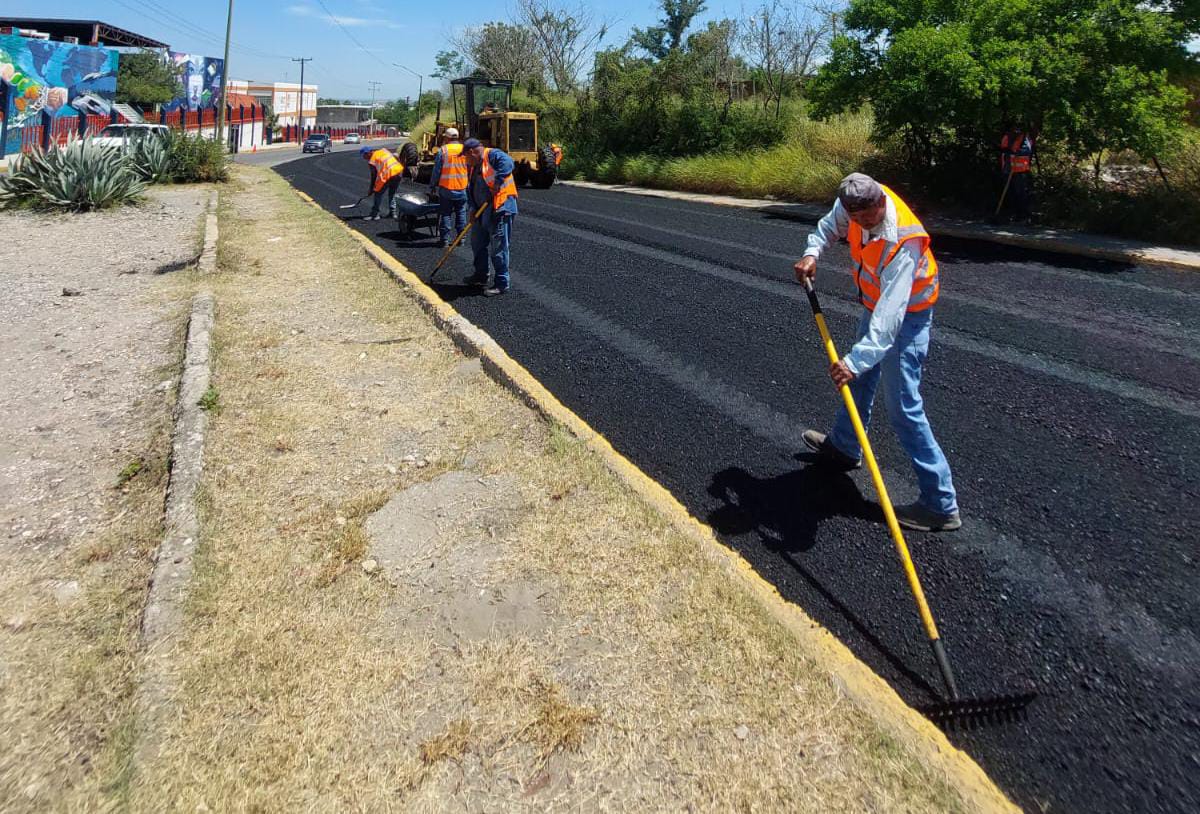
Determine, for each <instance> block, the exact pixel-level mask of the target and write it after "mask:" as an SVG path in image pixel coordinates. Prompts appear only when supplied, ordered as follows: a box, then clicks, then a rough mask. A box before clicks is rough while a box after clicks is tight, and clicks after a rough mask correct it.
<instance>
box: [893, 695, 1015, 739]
mask: <svg viewBox="0 0 1200 814" xmlns="http://www.w3.org/2000/svg"><path fill="white" fill-rule="evenodd" d="M1037 695H1038V694H1037V693H1036V692H1025V693H1016V694H1013V695H1001V696H994V697H992V698H961V699H957V700H953V701H938V702H935V703H932V704H925V705H923V706H920V707H917V711H918V712H920V713H921V714H922V715H924V716H925V717H926V718H928V719H929V720H931V721H932V722H933V723H935V724H937V726H938V727H940V728H942V729H951V730H953V729H979V728H983V727H987V726H998V725H1001V724H1007V723H1016V722H1018V721H1022V720H1024V719H1025V717H1026V715H1027V714H1028V708H1029V705H1030V704H1031V703H1033V701H1034V699H1035V698H1037Z"/></svg>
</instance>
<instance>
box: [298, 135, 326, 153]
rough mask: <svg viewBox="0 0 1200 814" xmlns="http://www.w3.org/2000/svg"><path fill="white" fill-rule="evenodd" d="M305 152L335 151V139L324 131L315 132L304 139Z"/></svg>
mask: <svg viewBox="0 0 1200 814" xmlns="http://www.w3.org/2000/svg"><path fill="white" fill-rule="evenodd" d="M304 152H306V153H330V152H333V139H331V138H330V137H329V136H327V135H325V134H324V133H313V134H312V135H311V136H309V137H308V138H306V139H305V140H304Z"/></svg>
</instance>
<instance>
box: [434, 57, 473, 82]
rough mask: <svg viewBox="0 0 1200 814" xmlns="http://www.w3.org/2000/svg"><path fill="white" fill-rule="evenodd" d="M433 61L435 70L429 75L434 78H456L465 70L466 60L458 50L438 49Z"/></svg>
mask: <svg viewBox="0 0 1200 814" xmlns="http://www.w3.org/2000/svg"><path fill="white" fill-rule="evenodd" d="M433 61H434V64H436V65H437V70H436V71H434V72H433V73H431V74H429V75H430V76H432V77H434V78H435V79H457V78H458V77H460V76H462V75H463V74H464V73H465V72H466V70H467V61H466V60H465V59H464V58H463V55H462V54H461V53H459V52H458V51H438V52H437V56H435V57H434V58H433Z"/></svg>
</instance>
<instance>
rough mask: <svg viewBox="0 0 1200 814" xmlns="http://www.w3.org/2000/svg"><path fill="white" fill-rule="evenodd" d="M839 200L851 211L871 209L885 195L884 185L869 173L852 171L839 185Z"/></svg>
mask: <svg viewBox="0 0 1200 814" xmlns="http://www.w3.org/2000/svg"><path fill="white" fill-rule="evenodd" d="M837 194H838V200H839V201H841V202H842V206H844V207H846V209H848V210H849V211H851V212H857V211H859V210H861V209H870V208H871V207H873V206H876V205H877V204H878V203H879V199H880V198H882V197H883V187H881V186H879V182H878V181H876V180H875V179H874V178H872V177H871V176H869V175H863V174H862V173H861V172H852V173H850V174H849V175H847V176H846V177H845V178H843V179H842V183H841V184H839V185H838V193H837Z"/></svg>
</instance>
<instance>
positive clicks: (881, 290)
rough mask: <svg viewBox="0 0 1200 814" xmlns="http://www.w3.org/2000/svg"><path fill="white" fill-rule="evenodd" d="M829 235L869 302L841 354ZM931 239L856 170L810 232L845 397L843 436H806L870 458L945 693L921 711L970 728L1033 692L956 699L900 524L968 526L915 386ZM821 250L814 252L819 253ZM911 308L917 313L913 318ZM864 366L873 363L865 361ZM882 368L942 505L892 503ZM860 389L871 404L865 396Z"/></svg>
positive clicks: (999, 716)
mask: <svg viewBox="0 0 1200 814" xmlns="http://www.w3.org/2000/svg"><path fill="white" fill-rule="evenodd" d="M839 206H840V207H841V210H840V211H839ZM832 234H837V235H839V236H842V237H846V238H847V239H848V240H849V242H850V255H851V258H852V259H853V260H854V261H855V262H856V263H857V264H858V268H857V269H856V270H855V280H856V282H857V283H858V289H859V299H860V300H861V301H862V303H863V305H864V306H865V307H866V309H867V311H866V313H865V314H864V316H863V319H862V320H861V321H860V324H859V340H858V343H857V344H855V346H854V349H853V350H851V351H850V353H849V354H847V355H846V356H845V357H842V358H840V359H839V358H838V353H837V350H836V349H835V348H834V344H833V338H832V337H831V336H830V334H829V328H828V327H827V326H826V324H825V316H824V314H823V313H822V311H821V304H820V302H819V301H818V299H817V294H816V291H814V290H813V277H814V276H815V272H816V258H817V255H818V254H819V252H820V250H821V249H822V248H824V247H825V246H826V245H828V244H829V242H831V241H830V236H831V235H832ZM929 242H930V241H929V234H928V233H927V232H926V231H925V229H924V227H923V226H922V225H921V223H920V221H918V220H917V218H916V216H915V215H914V214H913V213H912V210H910V209H909V208H908V206H907V205H906V204H905V203H904V201H902V200H901V199H900V198H899V197H898V196H897V195H896V194H895V193H894V192H892V191H891V190H890V189H888V188H887V187H884V186H881V185H880V184H878V183H876V182H875V180H874V179H872V178H870V177H869V176H866V175H862V174H860V173H853V174H851V175H849V176H847V177H846V178H845V179H844V180H843V181H842V183H841V186H840V187H839V188H838V200H837V203H835V204H834V208H833V211H831V212H830V213H829V214H828V215H826V216H825V218H822V220H821V221H820V223H819V224H818V225H817V233H815V234H814V235H812V236H811V237H810V238H809V252H810V253H809V254H806V255H805V257H804V258H803V259H802V260H801V261H800V262H798V263H796V267H795V270H796V277H797V279H798V280H799V281H800V282H801V283H802V284H803V285H804V288H805V291H806V292H807V293H808V302H809V305H810V306H811V308H812V312H813V318H814V319H815V320H816V323H817V329H818V330H819V331H820V334H821V341H822V343H823V345H824V347H825V352H826V354H827V356H828V357H829V365H830V367H829V374H830V377H831V378H832V379H833V381H834V383H835V384H836V385H837V387H838V390H839V391H840V392H841V395H842V400H843V406H842V410H841V412H840V413H839V414H838V417H837V420H836V422H835V423H834V432H833V433H832V435H833V437H834V438H835V439H838V441H837V443H835V442H834V441H831V440H830V439H829V438H827V437H826V436H824V435H823V434H821V433H819V432H815V431H813V430H809V431H807V432H805V433H804V440H805V443H807V444H808V445H809V446H811V447H813V448H814V449H815V450H817V451H818V452H819V453H820V454H821V455H822V457H823V458H824V459H825V460H826V461H828V462H831V463H833V464H835V465H837V466H839V467H841V468H853V467H856V466H858V463H859V456H861V459H862V460H865V461H866V464H867V468H868V470H870V473H871V479H872V482H873V483H874V486H875V492H876V494H877V495H878V496H879V505H880V507H881V508H882V509H883V516H884V520H885V521H886V523H887V526H888V531H889V532H890V533H891V536H892V542H893V543H894V544H895V547H896V553H897V555H898V556H899V557H900V562H901V564H902V565H903V567H904V574H905V578H906V579H907V581H908V586H909V590H910V591H911V592H912V595H913V599H914V600H915V601H916V604H917V612H918V614H919V615H920V617H921V624H922V626H923V627H924V629H925V635H926V637H927V638H928V640H929V644H930V647H931V648H932V650H933V655H934V660H935V661H936V662H937V666H938V671H939V672H940V673H941V675H942V681H943V682H944V684H945V687H946V698H944V699H942V700H941V701H939V702H937V703H935V704H933V705H930V706H929V707H927V708H926V709H925V710H924V712H925V713H926V714H927V715H929V716H930V717H931V718H933V719H934V720H935V721H936V722H937V723H939V724H941V725H945V726H949V727H954V726H972V725H976V724H979V723H985V722H996V721H1005V720H1011V719H1013V718H1018V717H1020V716H1021V715H1022V714H1023V711H1024V709H1025V707H1026V706H1027V705H1028V704H1029V703H1030V702H1031V701H1032V700H1033V698H1034V694H1033V693H1022V694H1016V695H1008V696H996V697H991V698H982V699H964V698H961V697H960V696H959V691H958V684H957V682H956V681H955V678H954V672H953V670H952V669H951V667H950V659H949V657H948V656H947V655H946V649H945V647H944V645H943V644H942V639H941V634H940V633H939V632H938V628H937V623H936V622H935V621H934V618H933V612H932V611H931V610H930V608H929V602H928V601H927V600H926V598H925V591H924V589H923V588H922V587H921V581H920V579H919V578H918V577H917V570H916V567H915V566H914V565H913V561H912V557H911V556H910V554H909V551H908V544H907V543H906V542H905V540H904V534H903V532H902V531H901V530H900V526H901V524H903V525H906V526H908V527H909V528H917V529H920V530H922V531H940V530H949V529H956V528H958V527H959V526H961V525H962V524H961V521H959V519H958V511H957V508H955V509H954V511H953V512H947V511H945V510H942V509H941V508H940V507H944V506H946V505H947V503H946V502H945V501H949V502H951V503H952V502H953V500H954V491H953V487H952V486H951V485H950V470H949V466H948V465H947V464H946V463H945V457H944V456H942V455H941V449H940V448H939V447H938V446H937V442H936V441H934V439H933V434H932V432H930V430H929V422H928V421H927V420H926V419H925V414H924V408H923V406H922V404H921V399H920V393H919V392H918V390H917V388H918V386H919V384H920V375H921V366H922V364H923V362H924V359H925V353H926V351H927V350H928V347H929V323H930V310H931V308H932V306H933V304H934V303H935V302H936V301H937V296H938V278H937V261H936V260H935V259H934V257H933V254H932V253H931V252H930V251H929ZM905 244H911V245H910V246H909V247H908V249H907V251H908V255H907V257H906V259H905V260H903V261H899V262H897V260H896V258H897V257H899V256H900V255H901V253H902V252H904V251H906V249H905ZM814 249H815V250H816V254H813V253H812V252H813V251H814ZM884 308H887V309H888V310H886V311H885V310H884ZM914 314H916V315H918V316H916V317H913V316H912V315H914ZM877 316H878V317H879V320H878V323H877V322H876V317H877ZM910 320H911V321H910ZM856 353H857V356H856ZM866 363H870V364H869V366H868V367H865V368H864V364H866ZM880 368H882V376H883V377H884V382H885V387H886V388H887V398H888V407H889V409H890V412H891V415H892V424H893V425H894V426H895V427H896V431H897V433H898V434H899V435H900V436H901V443H902V444H903V445H904V447H905V449H906V450H907V451H908V452H909V455H911V456H913V466H914V468H916V469H917V476H918V480H920V481H921V488H922V495H921V497H922V499H925V500H930V499H933V500H938V501H943V502H940V503H938V504H936V505H937V506H938V507H939V508H937V509H934V508H927V507H925V506H924V505H922V503H921V502H920V501H918V502H917V503H914V504H911V505H909V506H899V507H893V506H892V501H891V498H890V497H888V492H887V487H886V485H885V484H884V482H883V473H882V472H881V471H880V469H879V464H878V463H877V462H876V460H875V454H874V452H872V450H871V443H870V440H869V439H868V438H867V424H866V421H867V420H869V418H870V407H871V401H872V399H873V398H874V395H875V387H876V385H877V383H878V381H879V378H880V375H881V370H880ZM859 374H864V375H861V376H860V375H859ZM856 382H857V383H858V385H859V386H858V387H857V388H855V386H854V383H856ZM860 396H861V397H863V398H865V401H863V402H860V401H859V398H860ZM859 404H864V405H865V407H863V412H864V413H865V416H866V419H865V420H864V418H863V417H860V415H859V407H858V405H859ZM843 425H848V426H849V433H850V436H851V438H852V440H853V443H854V447H853V449H854V450H855V452H857V453H858V455H851V454H849V453H848V452H846V451H845V450H846V449H847V448H848V444H847V442H846V440H845V438H844V437H843V435H844V430H845V428H844V426H843ZM901 512H904V514H903V515H902V514H901Z"/></svg>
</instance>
